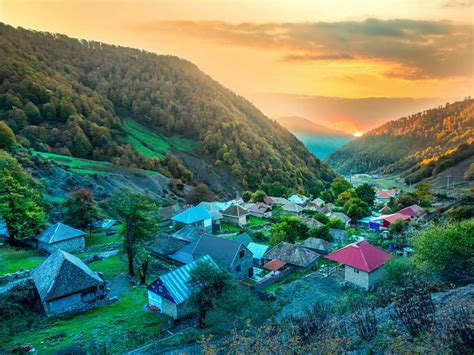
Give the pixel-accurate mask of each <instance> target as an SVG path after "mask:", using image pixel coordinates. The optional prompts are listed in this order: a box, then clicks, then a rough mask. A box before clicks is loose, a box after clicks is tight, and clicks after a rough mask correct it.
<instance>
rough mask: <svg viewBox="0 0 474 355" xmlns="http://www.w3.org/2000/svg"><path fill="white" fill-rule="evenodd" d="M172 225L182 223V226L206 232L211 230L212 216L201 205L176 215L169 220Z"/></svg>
mask: <svg viewBox="0 0 474 355" xmlns="http://www.w3.org/2000/svg"><path fill="white" fill-rule="evenodd" d="M171 222H172V223H173V225H176V224H178V223H182V224H184V225H189V226H194V227H199V228H202V229H205V230H207V231H211V230H212V214H211V212H209V211H208V210H207V208H206V207H204V206H203V205H197V206H196V207H191V208H188V209H186V210H184V211H183V212H181V213H178V214H177V215H176V216H174V217H172V218H171Z"/></svg>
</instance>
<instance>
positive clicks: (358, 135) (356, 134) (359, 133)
mask: <svg viewBox="0 0 474 355" xmlns="http://www.w3.org/2000/svg"><path fill="white" fill-rule="evenodd" d="M352 135H353V136H354V137H362V133H361V132H354V133H352Z"/></svg>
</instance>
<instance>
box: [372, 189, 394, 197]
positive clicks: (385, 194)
mask: <svg viewBox="0 0 474 355" xmlns="http://www.w3.org/2000/svg"><path fill="white" fill-rule="evenodd" d="M397 193H398V190H397V189H390V190H380V191H377V192H376V193H375V197H377V198H390V197H393V196H395V195H396V194H397Z"/></svg>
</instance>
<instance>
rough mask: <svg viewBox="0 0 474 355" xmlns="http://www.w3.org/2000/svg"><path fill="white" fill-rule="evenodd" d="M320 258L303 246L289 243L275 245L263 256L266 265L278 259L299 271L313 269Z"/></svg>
mask: <svg viewBox="0 0 474 355" xmlns="http://www.w3.org/2000/svg"><path fill="white" fill-rule="evenodd" d="M318 258H319V254H318V253H316V252H314V251H312V250H309V249H307V248H305V247H303V246H301V245H297V244H291V243H287V242H281V243H279V244H277V245H275V246H274V247H273V248H271V249H270V250H268V251H267V252H266V253H265V254H264V256H263V259H264V263H268V262H270V261H272V260H274V259H278V260H281V261H284V262H285V263H287V264H288V265H290V266H292V267H293V268H294V269H298V270H307V269H309V268H311V267H312V266H313V265H314V264H315V263H316V260H317V259H318Z"/></svg>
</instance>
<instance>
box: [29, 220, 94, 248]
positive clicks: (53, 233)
mask: <svg viewBox="0 0 474 355" xmlns="http://www.w3.org/2000/svg"><path fill="white" fill-rule="evenodd" d="M84 236H85V233H84V232H83V231H81V230H79V229H75V228H72V227H69V226H67V225H65V224H62V223H56V224H53V225H52V226H49V227H48V228H47V229H46V230H44V231H43V232H41V234H39V235H38V236H37V237H36V240H37V242H38V248H39V249H42V250H44V251H47V252H48V253H50V254H51V253H54V252H55V251H56V250H58V249H60V250H64V251H67V252H80V251H84V250H85V248H86V241H85V239H84Z"/></svg>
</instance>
